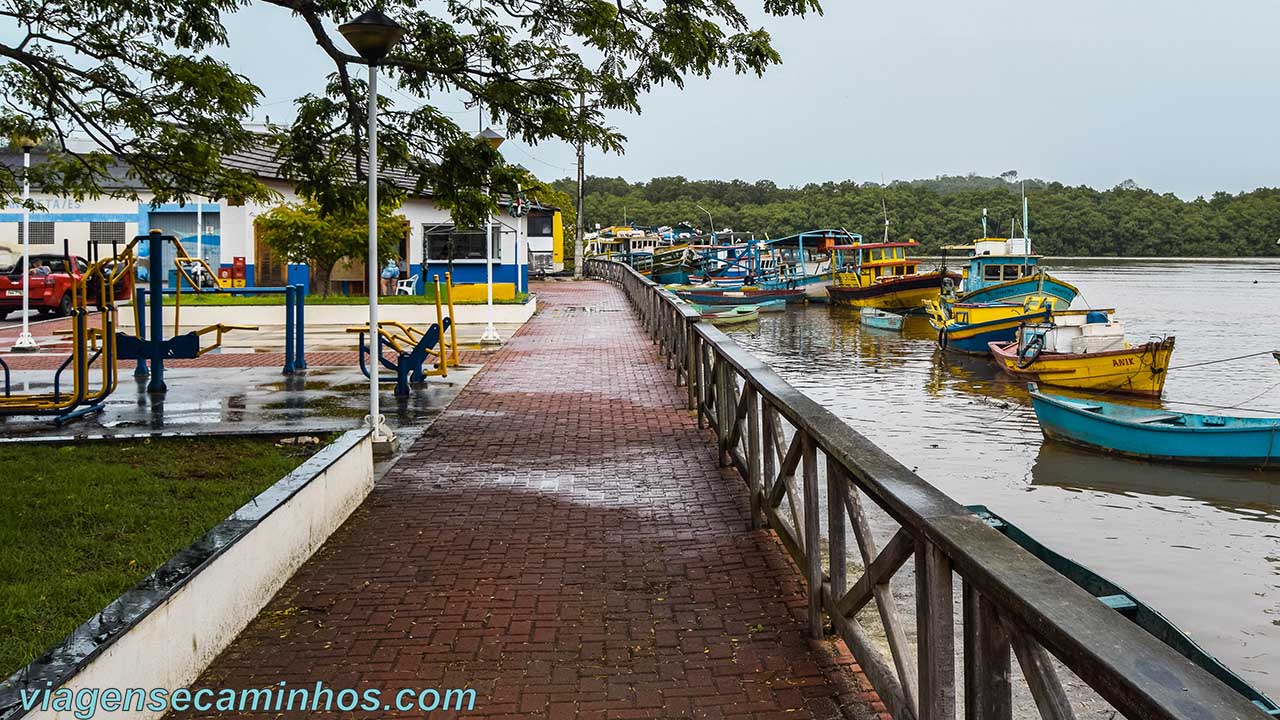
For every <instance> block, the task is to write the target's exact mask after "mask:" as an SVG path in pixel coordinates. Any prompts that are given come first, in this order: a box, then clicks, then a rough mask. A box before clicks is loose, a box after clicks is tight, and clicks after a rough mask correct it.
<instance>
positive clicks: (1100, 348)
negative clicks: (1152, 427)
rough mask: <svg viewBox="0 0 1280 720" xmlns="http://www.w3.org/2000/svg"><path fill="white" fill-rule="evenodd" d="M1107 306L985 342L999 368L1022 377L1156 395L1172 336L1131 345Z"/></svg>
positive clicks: (1161, 385)
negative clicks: (1004, 339) (1003, 339)
mask: <svg viewBox="0 0 1280 720" xmlns="http://www.w3.org/2000/svg"><path fill="white" fill-rule="evenodd" d="M1110 313H1111V311H1109V310H1068V311H1059V312H1054V313H1053V317H1052V322H1049V323H1043V324H1035V325H1024V326H1022V328H1021V329H1020V330H1019V332H1018V338H1017V339H1016V340H1014V341H1013V342H1008V343H1000V342H993V343H988V347H989V348H990V349H991V355H992V357H994V358H995V359H996V364H998V365H999V366H1000V369H1001V370H1004V371H1005V372H1006V373H1008V374H1010V375H1013V376H1014V377H1018V378H1021V379H1023V380H1030V381H1035V382H1039V383H1041V384H1044V385H1056V386H1058V387H1069V388H1075V389H1077V390H1098V391H1103V392H1118V393H1126V394H1130V395H1144V396H1147V397H1160V393H1161V392H1163V390H1164V381H1165V378H1166V377H1167V376H1168V370H1169V359H1170V358H1171V357H1172V355H1173V343H1174V339H1173V338H1172V337H1168V338H1165V339H1163V340H1160V341H1156V342H1149V343H1144V344H1142V345H1138V346H1137V347H1134V346H1132V345H1130V344H1129V343H1127V342H1125V339H1124V324H1123V323H1121V322H1118V321H1115V320H1113V319H1112V318H1111V315H1110Z"/></svg>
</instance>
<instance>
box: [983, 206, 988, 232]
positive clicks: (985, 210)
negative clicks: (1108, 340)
mask: <svg viewBox="0 0 1280 720" xmlns="http://www.w3.org/2000/svg"><path fill="white" fill-rule="evenodd" d="M986 236H987V209H986V208H982V237H986Z"/></svg>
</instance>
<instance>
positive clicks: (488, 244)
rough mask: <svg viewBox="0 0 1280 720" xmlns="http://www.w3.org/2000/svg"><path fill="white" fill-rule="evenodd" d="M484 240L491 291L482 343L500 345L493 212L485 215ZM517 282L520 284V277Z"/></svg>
mask: <svg viewBox="0 0 1280 720" xmlns="http://www.w3.org/2000/svg"><path fill="white" fill-rule="evenodd" d="M486 192H487V190H486ZM484 241H485V242H484V272H485V285H486V286H487V289H488V291H489V292H488V301H487V303H486V306H485V322H484V333H483V334H482V335H481V336H480V344H481V345H500V344H502V337H501V336H500V335H498V329H497V328H495V327H494V326H493V213H489V215H487V216H486V217H485V221H484ZM516 260H517V261H518V260H519V258H516ZM519 272H520V266H519V265H518V264H517V265H516V273H517V275H518V274H519ZM516 284H517V285H519V278H518V277H517V283H516Z"/></svg>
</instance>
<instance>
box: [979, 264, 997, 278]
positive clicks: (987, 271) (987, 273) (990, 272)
mask: <svg viewBox="0 0 1280 720" xmlns="http://www.w3.org/2000/svg"><path fill="white" fill-rule="evenodd" d="M982 279H983V280H999V279H1000V266H999V265H988V266H986V267H984V268H983V269H982Z"/></svg>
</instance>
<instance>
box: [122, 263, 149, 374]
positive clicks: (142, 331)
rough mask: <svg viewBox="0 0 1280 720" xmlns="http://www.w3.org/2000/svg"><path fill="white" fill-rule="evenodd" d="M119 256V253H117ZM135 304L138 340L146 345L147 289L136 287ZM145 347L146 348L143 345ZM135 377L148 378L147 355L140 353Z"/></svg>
mask: <svg viewBox="0 0 1280 720" xmlns="http://www.w3.org/2000/svg"><path fill="white" fill-rule="evenodd" d="M117 254H118V253H117ZM133 304H134V306H135V312H134V314H133V316H134V317H135V318H137V319H138V327H136V328H134V329H135V330H137V335H138V340H140V341H141V342H143V343H145V342H146V341H147V289H146V288H144V287H135V288H134V289H133ZM143 347H146V346H145V345H143ZM133 376H134V377H139V378H144V377H146V376H147V357H146V353H138V367H137V368H135V369H134V371H133Z"/></svg>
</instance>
